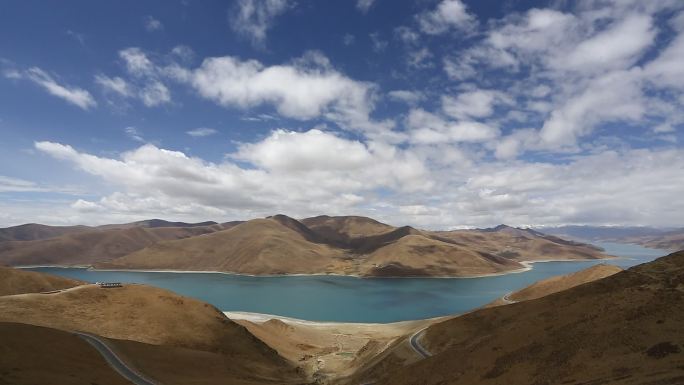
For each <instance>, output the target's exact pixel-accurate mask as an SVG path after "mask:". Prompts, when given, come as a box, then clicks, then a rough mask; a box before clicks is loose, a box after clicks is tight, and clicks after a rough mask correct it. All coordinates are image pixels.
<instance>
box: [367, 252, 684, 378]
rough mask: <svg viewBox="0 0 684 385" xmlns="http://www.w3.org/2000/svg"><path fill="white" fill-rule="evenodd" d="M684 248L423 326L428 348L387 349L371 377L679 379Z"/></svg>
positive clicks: (683, 361) (682, 371) (683, 374)
mask: <svg viewBox="0 0 684 385" xmlns="http://www.w3.org/2000/svg"><path fill="white" fill-rule="evenodd" d="M683 323H684V252H679V253H674V254H671V255H669V256H666V257H663V258H660V259H658V260H656V261H654V262H651V263H647V264H643V265H640V266H636V267H633V268H631V269H629V270H626V271H623V272H620V273H617V274H614V275H611V276H609V277H607V278H604V279H600V280H597V281H594V282H590V283H587V284H584V285H580V286H576V287H574V288H571V289H568V290H565V291H561V292H558V293H555V294H551V295H548V296H545V297H542V298H539V299H534V300H529V301H524V302H520V303H515V304H511V305H508V306H498V307H494V308H488V309H482V310H478V311H475V312H472V313H469V314H466V315H463V316H460V317H456V318H453V319H450V320H447V321H444V322H441V323H437V324H435V325H433V326H431V327H429V328H428V329H427V332H426V333H425V335H424V337H423V338H422V341H421V343H422V345H423V346H425V347H426V348H427V349H428V351H430V352H431V353H432V354H433V356H432V357H429V358H427V359H425V360H422V361H420V362H417V363H414V364H410V365H408V366H405V367H404V366H403V365H404V364H405V363H404V361H402V360H400V359H399V358H398V356H397V355H395V354H387V355H386V356H385V357H383V360H381V361H380V362H378V363H377V365H376V366H375V367H377V368H382V371H379V370H377V369H375V370H374V368H366V370H365V373H359V374H357V376H358V377H359V378H368V377H367V376H368V375H370V374H373V375H376V376H377V375H379V373H383V375H384V377H383V378H379V379H378V381H377V383H378V384H393V385H403V384H407V385H408V384H473V385H477V384H561V383H563V384H579V383H583V384H588V383H592V384H594V383H596V384H598V383H605V384H608V383H620V384H681V383H684V353H682V349H683V348H684V334H683V333H682V332H681V325H682V324H683Z"/></svg>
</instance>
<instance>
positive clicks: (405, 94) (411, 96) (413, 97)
mask: <svg viewBox="0 0 684 385" xmlns="http://www.w3.org/2000/svg"><path fill="white" fill-rule="evenodd" d="M387 96H389V97H390V99H392V100H395V101H401V102H404V103H407V104H410V105H413V104H416V103H418V102H420V101H422V100H424V99H425V95H423V93H422V92H418V91H409V90H394V91H390V92H388V93H387Z"/></svg>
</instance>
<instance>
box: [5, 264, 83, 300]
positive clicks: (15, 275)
mask: <svg viewBox="0 0 684 385" xmlns="http://www.w3.org/2000/svg"><path fill="white" fill-rule="evenodd" d="M84 283H85V282H83V281H78V280H75V279H70V278H64V277H59V276H56V275H50V274H42V273H37V272H33V271H23V270H19V269H12V268H10V267H4V266H0V296H3V295H14V294H23V293H40V292H46V291H53V290H61V289H68V288H70V287H74V286H79V285H83V284H84Z"/></svg>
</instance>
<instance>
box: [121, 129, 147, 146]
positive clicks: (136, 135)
mask: <svg viewBox="0 0 684 385" xmlns="http://www.w3.org/2000/svg"><path fill="white" fill-rule="evenodd" d="M124 131H125V132H126V136H128V137H129V138H131V139H133V140H135V141H136V142H140V143H145V142H146V140H145V138H143V137H142V135H141V134H140V132H138V130H137V129H136V128H135V127H133V126H129V127H126V128H124Z"/></svg>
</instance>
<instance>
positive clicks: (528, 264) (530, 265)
mask: <svg viewBox="0 0 684 385" xmlns="http://www.w3.org/2000/svg"><path fill="white" fill-rule="evenodd" d="M623 258H626V257H616V256H607V257H606V258H597V259H540V260H529V261H515V262H518V263H520V264H521V265H523V267H522V268H519V269H514V270H509V271H502V272H498V273H485V274H475V275H468V276H450V275H440V276H425V275H418V276H393V277H377V276H369V275H358V274H339V273H293V274H247V273H237V272H230V271H215V270H173V269H170V270H165V269H97V268H94V267H92V266H91V265H19V266H13V267H14V268H17V269H37V268H64V269H70V268H73V269H87V270H90V271H101V272H131V273H172V274H225V275H231V276H242V277H252V278H279V277H326V276H332V277H351V278H357V279H472V278H486V277H498V276H503V275H508V274H519V273H525V272H527V271H530V270H532V269H533V268H534V267H533V265H534V264H535V263H546V262H592V261H611V260H616V259H617V260H619V259H623Z"/></svg>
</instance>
